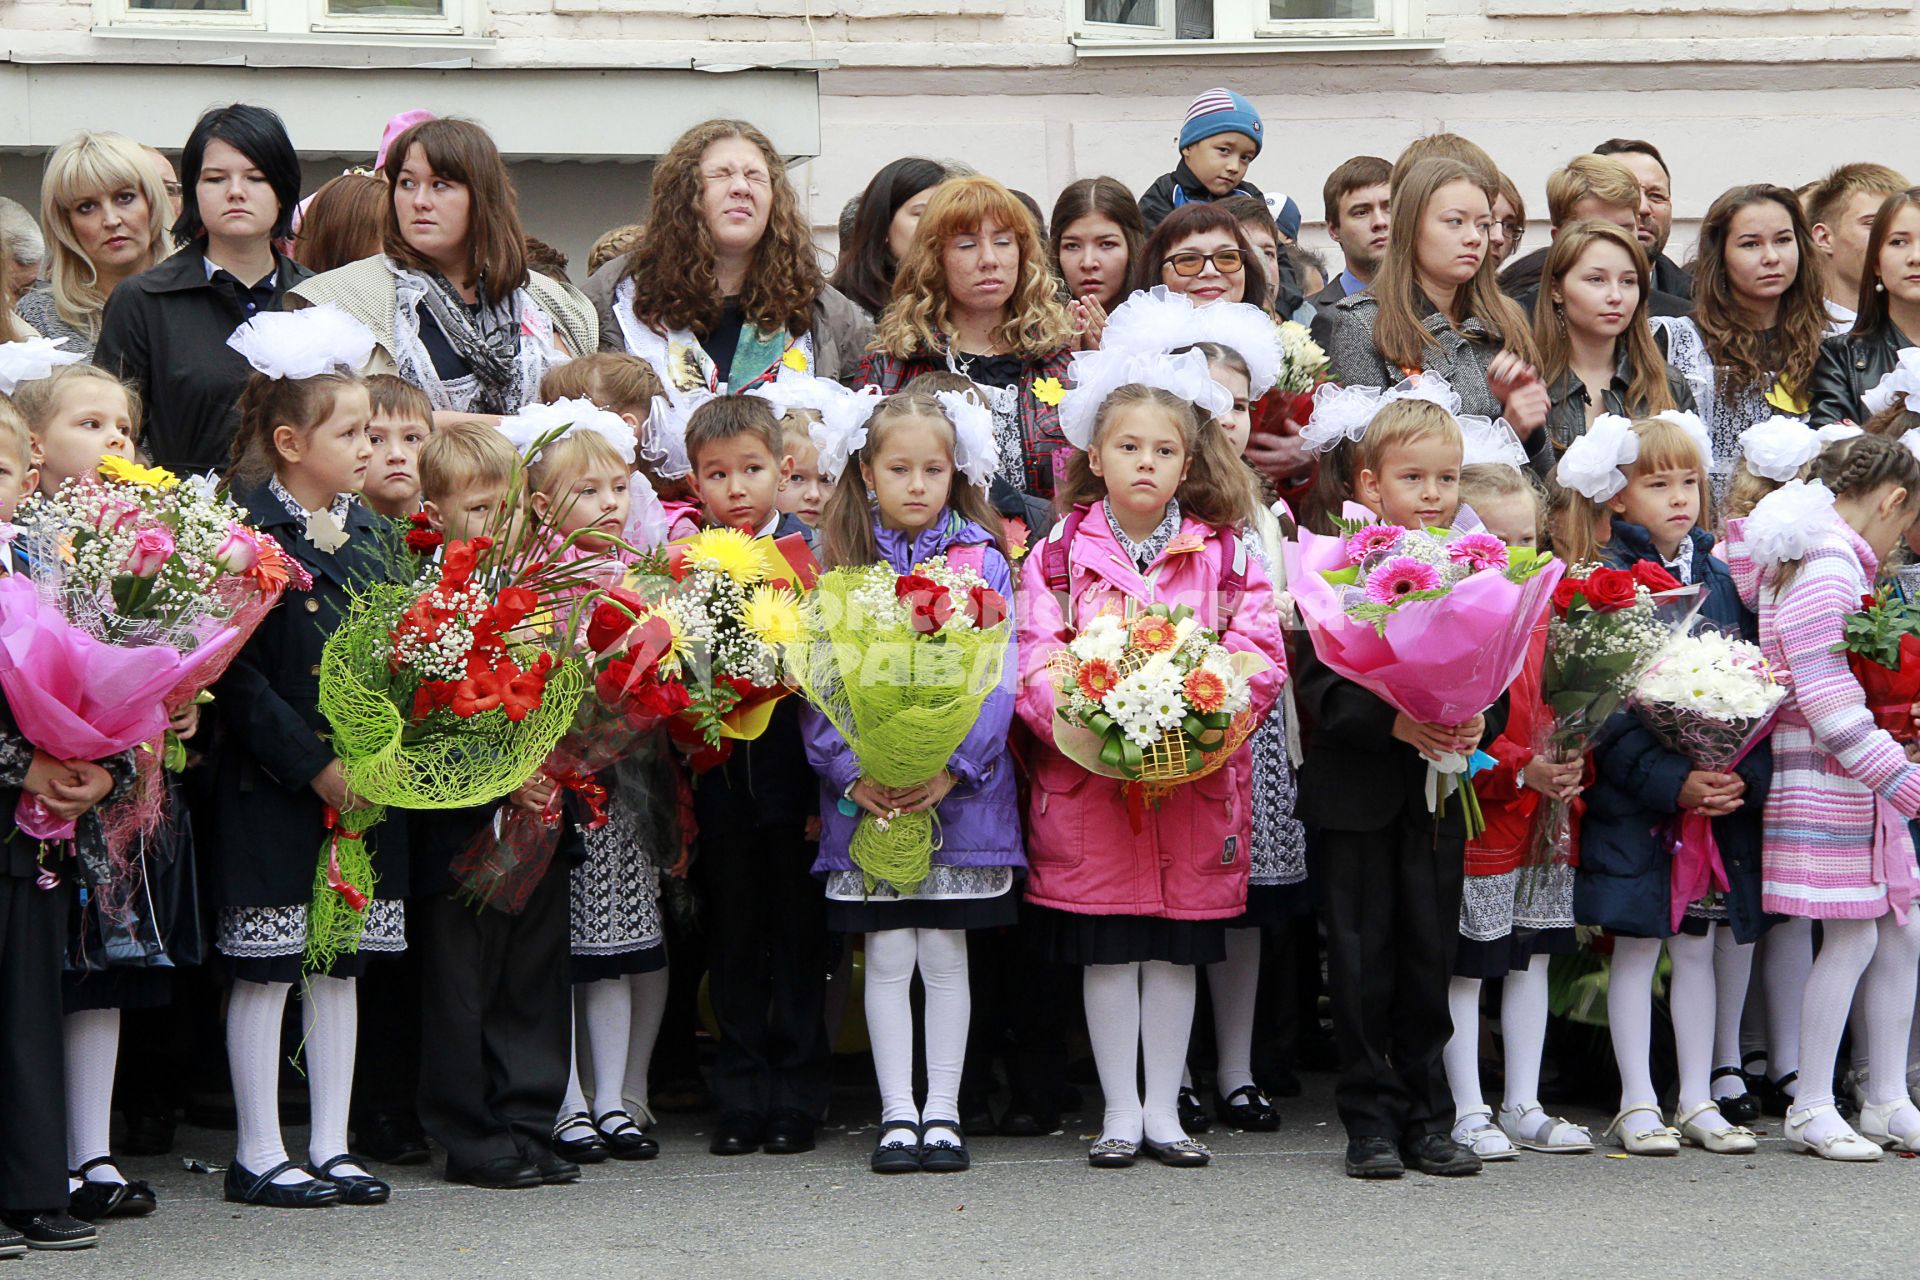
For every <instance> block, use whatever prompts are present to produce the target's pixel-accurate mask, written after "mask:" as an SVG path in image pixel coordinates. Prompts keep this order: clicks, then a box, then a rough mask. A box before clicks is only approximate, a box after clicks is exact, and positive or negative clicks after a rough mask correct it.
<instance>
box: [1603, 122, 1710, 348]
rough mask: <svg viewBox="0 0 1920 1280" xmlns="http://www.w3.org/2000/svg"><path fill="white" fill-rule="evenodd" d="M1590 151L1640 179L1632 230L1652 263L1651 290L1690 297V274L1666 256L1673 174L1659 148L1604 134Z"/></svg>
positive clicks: (1680, 296)
mask: <svg viewBox="0 0 1920 1280" xmlns="http://www.w3.org/2000/svg"><path fill="white" fill-rule="evenodd" d="M1593 154H1595V155H1597V156H1611V157H1612V158H1613V159H1615V160H1618V161H1619V162H1620V163H1621V164H1623V165H1625V166H1627V171H1628V172H1629V173H1631V174H1632V175H1633V176H1634V179H1635V180H1636V181H1638V182H1639V183H1640V193H1641V194H1642V195H1643V196H1645V197H1646V210H1645V212H1644V214H1643V215H1642V216H1641V218H1640V220H1639V225H1638V226H1637V227H1635V229H1634V234H1636V235H1637V236H1639V238H1640V247H1641V248H1642V249H1645V250H1646V251H1647V258H1648V259H1649V260H1650V261H1651V262H1652V263H1653V287H1654V290H1655V291H1656V292H1658V293H1666V294H1672V295H1673V296H1674V297H1676V298H1692V297H1693V277H1692V276H1690V275H1688V274H1687V273H1686V272H1685V271H1683V270H1681V268H1680V264H1679V263H1677V262H1675V261H1674V260H1673V259H1672V258H1669V257H1668V256H1667V238H1668V237H1669V236H1671V235H1672V234H1673V176H1672V174H1671V173H1669V172H1668V170H1667V162H1666V161H1665V160H1664V159H1663V158H1661V155H1660V150H1659V148H1657V147H1655V146H1654V145H1653V144H1652V143H1651V142H1643V141H1641V140H1640V139H1639V138H1608V139H1607V140H1606V141H1605V142H1603V143H1601V144H1600V145H1599V146H1597V147H1595V148H1594V149H1593ZM1654 314H1656V315H1658V314H1660V313H1659V312H1655V313H1654Z"/></svg>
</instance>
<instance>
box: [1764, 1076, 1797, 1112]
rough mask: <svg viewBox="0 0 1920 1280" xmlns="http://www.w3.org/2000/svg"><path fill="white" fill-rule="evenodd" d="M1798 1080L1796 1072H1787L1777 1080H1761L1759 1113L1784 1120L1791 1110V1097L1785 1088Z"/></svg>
mask: <svg viewBox="0 0 1920 1280" xmlns="http://www.w3.org/2000/svg"><path fill="white" fill-rule="evenodd" d="M1799 1078H1800V1073H1799V1072H1798V1071H1789V1072H1787V1074H1785V1075H1783V1076H1781V1077H1780V1078H1779V1079H1778V1080H1771V1079H1765V1080H1763V1081H1762V1082H1761V1084H1760V1089H1759V1092H1760V1109H1761V1111H1763V1112H1765V1113H1766V1114H1767V1115H1770V1116H1779V1117H1781V1118H1783V1119H1784V1118H1785V1116H1786V1114H1787V1112H1789V1111H1791V1110H1792V1109H1793V1095H1792V1094H1790V1093H1788V1092H1787V1086H1788V1085H1790V1084H1792V1083H1793V1082H1794V1081H1796V1080H1798V1079H1799Z"/></svg>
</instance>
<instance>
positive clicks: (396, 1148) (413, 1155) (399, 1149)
mask: <svg viewBox="0 0 1920 1280" xmlns="http://www.w3.org/2000/svg"><path fill="white" fill-rule="evenodd" d="M353 1146H354V1150H356V1151H358V1152H359V1153H360V1154H361V1155H363V1156H365V1157H366V1158H367V1159H369V1160H377V1161H379V1162H380V1163H381V1164H391V1165H415V1164H425V1163H427V1161H429V1160H431V1159H433V1151H432V1150H431V1149H430V1148H429V1147H428V1146H427V1135H426V1134H424V1133H422V1132H420V1127H419V1126H418V1125H417V1124H412V1123H409V1122H408V1121H407V1120H405V1119H404V1118H402V1117H399V1116H391V1115H378V1116H375V1117H374V1118H373V1119H372V1120H370V1121H368V1122H367V1123H366V1124H363V1125H356V1126H354V1130H353Z"/></svg>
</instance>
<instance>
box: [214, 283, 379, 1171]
mask: <svg viewBox="0 0 1920 1280" xmlns="http://www.w3.org/2000/svg"><path fill="white" fill-rule="evenodd" d="M229 342H230V345H232V346H233V347H234V349H235V350H237V351H239V352H240V354H241V355H242V356H244V357H245V358H246V360H247V362H248V363H249V364H250V365H251V366H252V367H253V369H254V374H253V377H252V379H251V380H250V381H249V382H248V383H247V388H246V391H245V392H244V393H243V394H242V395H241V398H240V430H239V434H237V435H236V436H235V437H234V443H233V453H232V469H231V471H230V472H229V475H228V480H229V483H230V484H231V485H232V487H233V491H234V493H235V495H236V497H237V499H238V501H239V502H240V504H241V505H242V506H243V507H245V508H246V509H247V511H248V513H249V519H251V520H252V521H253V522H254V523H255V524H256V526H257V527H258V528H260V529H261V530H262V531H264V532H267V533H270V534H272V535H273V536H274V537H275V538H276V539H277V540H278V541H279V543H280V545H281V546H282V547H283V548H285V549H286V551H287V553H288V554H289V555H291V556H292V557H293V558H294V559H295V560H297V561H298V562H299V563H300V565H301V567H302V568H303V569H305V570H306V572H307V573H308V574H309V575H311V578H312V582H311V585H310V586H307V587H305V588H304V589H303V588H301V587H299V586H298V584H296V585H294V586H290V587H289V588H288V589H287V591H286V593H285V594H284V595H283V596H282V597H281V600H280V602H279V604H278V605H276V606H275V608H274V610H273V612H272V613H270V614H268V615H267V618H266V620H265V621H263V622H262V623H261V624H260V628H259V630H257V631H256V632H255V633H254V634H253V636H252V638H250V639H249V640H248V641H247V644H246V646H245V647H244V648H243V649H242V650H241V651H240V653H239V655H238V656H237V657H236V658H235V659H234V662H233V665H232V666H231V667H230V668H229V669H228V670H227V673H226V674H225V675H224V676H223V677H222V678H221V680H220V682H219V683H218V684H217V685H216V686H215V694H216V697H215V702H214V705H215V706H216V707H218V708H219V714H220V720H221V728H222V730H223V732H224V734H225V739H224V744H223V745H224V749H223V750H221V751H220V752H219V753H217V755H216V757H215V760H214V774H213V781H212V795H213V802H212V803H211V804H210V805H209V806H208V810H207V811H208V813H209V814H210V816H211V817H212V821H211V822H210V823H209V824H208V825H209V827H210V830H209V831H208V833H207V835H208V839H207V843H206V846H205V847H206V853H207V863H208V875H207V884H208V887H209V890H210V896H211V898H212V900H213V904H214V905H215V906H216V907H217V908H218V912H217V920H216V925H215V931H214V945H215V947H216V948H217V949H218V951H219V953H220V954H221V956H222V957H223V958H224V960H225V962H226V965H227V967H228V970H229V972H230V973H231V975H232V977H233V994H232V996H231V998H230V1000H229V1002H228V1005H227V1060H228V1065H229V1066H230V1068H231V1070H232V1073H233V1094H234V1103H235V1107H236V1109H237V1112H238V1116H239V1125H238V1128H239V1134H238V1147H237V1150H236V1151H235V1154H234V1160H233V1164H232V1165H231V1166H229V1167H228V1170H227V1177H226V1197H227V1199H229V1200H232V1201H235V1202H238V1203H243V1204H257V1205H267V1206H272V1207H276V1208H305V1207H309V1206H315V1205H327V1204H332V1203H334V1202H336V1201H339V1202H341V1203H345V1204H377V1203H380V1202H383V1201H385V1200H386V1199H387V1196H388V1194H389V1189H388V1186H387V1184H386V1183H384V1182H382V1181H380V1180H379V1179H377V1178H374V1177H372V1176H371V1175H369V1174H368V1173H367V1171H366V1169H365V1168H364V1166H363V1165H361V1163H360V1162H359V1161H357V1160H356V1159H355V1158H354V1157H353V1156H351V1155H349V1154H348V1152H347V1106H348V1100H349V1096H350V1094H351V1093H352V1090H353V1060H354V1045H355V1040H356V1030H357V1010H356V1007H355V996H354V979H355V978H356V977H357V976H358V975H359V973H360V971H361V969H362V968H363V967H364V965H365V962H366V961H365V957H366V956H367V955H369V954H379V953H388V952H395V951H400V950H402V949H404V948H405V946H406V918H405V910H404V907H403V905H402V901H401V900H402V899H403V898H405V897H406V893H407V856H406V852H407V851H406V827H405V825H404V824H403V823H399V822H392V821H389V822H386V823H383V824H382V825H380V826H378V827H375V828H374V829H373V830H371V831H370V832H368V833H367V835H366V841H367V846H368V850H369V852H370V853H371V854H372V856H373V865H374V874H375V876H376V879H377V885H378V888H377V893H378V895H379V896H378V897H376V898H375V899H374V900H373V901H372V902H371V903H369V904H368V905H367V907H366V910H365V912H364V916H363V921H362V925H361V933H360V937H359V941H358V948H357V950H356V951H351V952H348V953H346V954H344V955H342V956H341V957H340V958H339V959H338V960H336V961H335V962H334V964H333V966H332V968H331V970H330V971H329V972H325V973H320V972H315V971H313V970H311V969H309V968H308V966H307V965H306V963H305V959H304V956H305V952H306V949H307V911H308V904H309V902H310V901H311V900H312V897H313V893H314V859H315V857H316V856H317V852H318V851H319V850H320V849H321V847H322V845H323V844H324V843H325V841H326V838H327V823H326V818H325V812H326V810H328V809H333V810H335V811H344V810H345V809H347V808H349V807H350V806H349V800H348V792H347V783H346V775H345V773H344V772H343V770H342V768H341V764H340V761H339V760H338V759H337V758H336V757H335V756H334V754H333V751H332V749H331V748H330V747H329V745H328V743H327V739H326V738H325V737H324V736H323V732H324V731H325V729H326V727H327V725H326V720H325V719H324V717H322V716H321V714H320V708H319V701H318V696H319V679H318V677H319V673H320V652H321V648H322V646H323V645H324V644H325V643H326V639H327V636H328V634H329V633H330V632H331V631H332V630H333V628H335V627H336V626H338V625H339V624H340V622H341V621H342V619H343V618H344V617H345V615H346V613H347V610H348V608H349V607H350V604H351V601H352V596H353V593H354V591H355V590H356V589H364V587H365V586H366V585H367V584H368V583H370V582H372V581H375V580H378V579H380V578H381V577H383V576H384V575H385V573H386V568H385V562H384V557H383V555H382V554H381V548H380V545H379V542H378V534H377V530H378V528H379V526H380V524H381V520H380V518H379V517H377V516H374V515H373V514H371V513H370V512H369V511H367V509H366V508H364V507H362V506H361V505H360V504H359V502H357V501H356V500H355V498H354V496H353V495H354V493H355V491H357V490H358V489H359V488H360V486H361V484H362V482H363V480H364V478H365V475H366V470H367V463H368V461H369V459H370V458H371V457H372V453H373V451H372V446H371V445H369V444H368V442H367V420H368V418H369V416H370V413H371V410H370V407H369V404H368V400H367V392H366V388H365V387H363V386H362V385H361V383H360V380H359V378H358V377H356V376H355V375H354V374H353V373H352V372H351V371H352V370H354V369H357V368H359V367H360V366H361V365H363V364H364V363H366V360H367V356H368V353H369V352H370V351H371V349H372V346H373V335H372V334H371V333H369V332H368V331H367V330H366V329H365V328H364V327H363V326H361V325H360V324H358V323H357V322H355V321H353V320H352V319H350V318H348V317H347V316H345V315H344V314H342V313H341V312H339V311H337V310H335V309H333V308H330V307H315V308H312V309H310V310H306V311H298V312H272V313H268V314H265V315H261V316H257V317H255V318H254V319H253V320H250V321H248V322H247V323H246V324H245V325H242V326H241V327H240V329H239V330H237V331H236V332H235V333H234V335H233V337H232V338H231V339H230V340H229ZM312 369H322V370H325V371H326V372H321V373H318V374H313V375H311V376H291V375H292V372H293V371H295V370H312ZM295 984H298V985H299V987H300V993H301V1002H302V1006H303V1008H302V1013H303V1015H304V1024H305V1039H304V1057H305V1059H306V1073H307V1087H308V1093H309V1096H310V1097H311V1099H312V1108H313V1122H312V1132H311V1135H310V1136H309V1139H308V1145H307V1156H308V1159H307V1161H306V1162H304V1163H303V1162H301V1161H298V1160H294V1159H291V1158H289V1156H288V1155H287V1151H286V1147H285V1145H284V1144H283V1142H282V1139H281V1132H280V1094H279V1087H280V1021H281V1016H282V1014H283V1013H284V1011H285V1008H286V1002H287V993H288V991H289V990H291V989H292V988H293V986H294V985H295Z"/></svg>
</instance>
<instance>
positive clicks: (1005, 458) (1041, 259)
mask: <svg viewBox="0 0 1920 1280" xmlns="http://www.w3.org/2000/svg"><path fill="white" fill-rule="evenodd" d="M1059 289H1060V285H1059V282H1058V281H1056V280H1055V279H1054V276H1053V267H1052V264H1051V261H1050V259H1049V257H1048V254H1047V246H1046V242H1045V241H1044V240H1042V239H1041V238H1040V227H1039V225H1038V223H1036V222H1035V221H1034V217H1033V215H1032V214H1031V213H1029V212H1028V211H1027V208H1026V206H1024V205H1023V204H1021V203H1020V200H1019V198H1018V197H1017V196H1015V195H1014V194H1013V192H1011V191H1009V190H1007V189H1006V188H1005V187H1003V186H1001V185H1000V184H999V183H998V182H995V181H994V180H993V179H992V178H985V177H967V178H954V179H952V180H950V181H948V182H944V183H942V184H941V185H940V187H939V189H938V190H937V191H935V192H934V195H933V199H932V200H930V201H929V202H928V203H927V211H926V212H925V213H924V214H922V215H921V217H920V226H919V229H918V230H917V231H916V232H915V233H914V237H913V243H912V244H911V245H910V246H909V247H908V249H907V256H906V258H905V259H904V260H903V261H902V262H901V263H900V271H899V274H898V275H896V276H895V277H894V281H893V301H892V302H891V303H890V304H888V306H887V310H886V314H884V315H883V316H881V317H880V326H879V328H878V330H877V331H876V332H875V334H874V340H873V350H872V351H871V352H870V353H869V354H868V356H867V358H866V361H865V362H864V363H863V364H862V365H861V366H860V374H859V378H858V380H857V381H856V383H855V385H856V386H876V387H879V388H880V390H881V392H882V393H884V394H886V395H892V394H893V393H894V392H896V391H898V390H899V389H900V388H901V387H903V386H905V385H906V384H907V383H908V382H910V381H912V380H913V379H914V378H915V377H917V376H919V375H920V374H923V373H931V372H935V371H943V372H953V373H958V374H962V375H964V376H965V377H966V378H968V379H969V380H970V381H972V383H973V384H974V386H975V387H976V388H977V389H978V390H979V392H980V395H981V398H982V399H984V400H985V401H986V403H987V406H988V407H989V408H991V409H992V410H993V420H994V430H995V433H996V434H997V436H998V437H999V443H1000V479H1001V480H1002V481H1003V482H1004V483H1005V484H1007V485H1011V486H1012V487H1013V488H1014V489H1017V490H1019V491H1020V492H1022V493H1027V494H1032V495H1034V496H1036V497H1042V498H1051V497H1052V496H1053V490H1054V482H1055V475H1056V471H1055V464H1056V458H1057V461H1058V464H1059V467H1060V469H1061V470H1064V468H1065V465H1066V455H1067V453H1068V452H1070V450H1069V449H1068V447H1067V441H1066V437H1065V436H1063V435H1062V434H1061V433H1060V410H1059V403H1060V394H1059V393H1060V390H1061V387H1060V384H1061V383H1062V382H1063V381H1064V379H1065V378H1066V373H1067V361H1068V359H1069V357H1070V356H1071V354H1072V343H1073V322H1072V321H1071V319H1069V317H1068V315H1067V309H1066V307H1064V306H1063V305H1062V304H1061V302H1060V298H1059Z"/></svg>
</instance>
